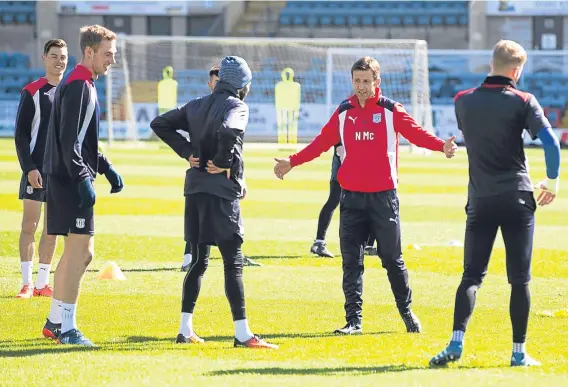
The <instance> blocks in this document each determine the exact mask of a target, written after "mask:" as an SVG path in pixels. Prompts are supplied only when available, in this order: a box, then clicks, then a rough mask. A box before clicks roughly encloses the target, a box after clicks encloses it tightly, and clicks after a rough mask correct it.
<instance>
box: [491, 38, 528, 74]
mask: <svg viewBox="0 0 568 387" xmlns="http://www.w3.org/2000/svg"><path fill="white" fill-rule="evenodd" d="M526 61H527V52H526V51H525V49H524V48H523V46H521V45H520V44H519V43H517V42H514V41H512V40H500V41H498V42H497V44H496V45H495V47H494V48H493V69H494V70H507V69H512V68H517V67H520V66H523V65H524V64H525V62H526Z"/></svg>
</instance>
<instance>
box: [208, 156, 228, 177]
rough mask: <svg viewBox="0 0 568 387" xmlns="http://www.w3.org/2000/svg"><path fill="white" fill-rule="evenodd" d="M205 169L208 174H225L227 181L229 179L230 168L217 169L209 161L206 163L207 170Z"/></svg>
mask: <svg viewBox="0 0 568 387" xmlns="http://www.w3.org/2000/svg"><path fill="white" fill-rule="evenodd" d="M206 169H207V172H208V173H211V174H213V175H216V174H219V173H223V172H225V173H226V174H227V179H230V178H231V169H230V168H219V167H218V166H216V165H215V164H213V161H211V160H209V161H208V162H207V168H206Z"/></svg>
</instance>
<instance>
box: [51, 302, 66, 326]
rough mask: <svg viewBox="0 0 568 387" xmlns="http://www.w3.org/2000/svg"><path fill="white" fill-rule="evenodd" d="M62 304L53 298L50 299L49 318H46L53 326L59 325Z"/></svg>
mask: <svg viewBox="0 0 568 387" xmlns="http://www.w3.org/2000/svg"><path fill="white" fill-rule="evenodd" d="M62 304H63V303H62V302H61V301H59V300H56V299H55V298H52V299H51V309H50V311H49V316H48V317H47V318H48V319H49V321H51V322H52V323H54V324H61V306H62Z"/></svg>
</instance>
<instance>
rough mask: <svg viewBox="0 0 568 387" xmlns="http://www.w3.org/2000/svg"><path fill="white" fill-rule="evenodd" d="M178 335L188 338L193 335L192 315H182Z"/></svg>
mask: <svg viewBox="0 0 568 387" xmlns="http://www.w3.org/2000/svg"><path fill="white" fill-rule="evenodd" d="M179 334H180V335H183V336H184V337H189V336H191V335H192V334H193V313H182V314H181V323H180V325H179Z"/></svg>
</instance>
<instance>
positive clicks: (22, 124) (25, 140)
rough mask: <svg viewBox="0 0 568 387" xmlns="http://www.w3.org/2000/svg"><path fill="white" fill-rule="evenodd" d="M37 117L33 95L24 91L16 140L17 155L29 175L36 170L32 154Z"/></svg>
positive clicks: (15, 135)
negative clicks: (34, 123) (35, 118)
mask: <svg viewBox="0 0 568 387" xmlns="http://www.w3.org/2000/svg"><path fill="white" fill-rule="evenodd" d="M34 115H35V104H34V100H33V97H32V95H31V94H30V92H29V91H27V90H22V94H21V96H20V105H19V106H18V113H17V115H16V132H15V133H14V140H15V142H16V153H17V154H18V160H19V161H20V167H21V168H22V172H24V173H28V172H29V171H31V170H34V169H36V168H37V167H36V165H35V164H34V162H33V160H32V155H31V152H30V143H31V141H32V122H33V119H34Z"/></svg>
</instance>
